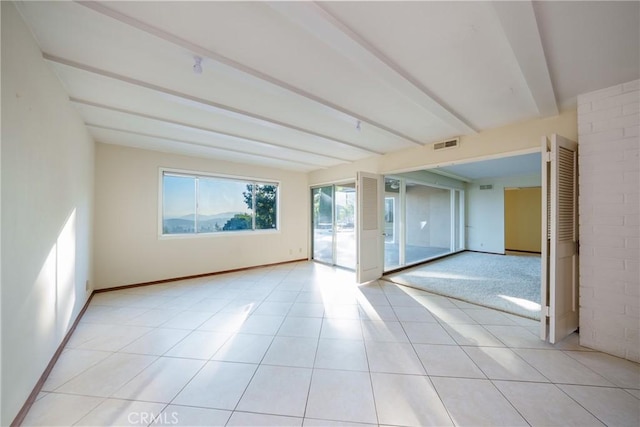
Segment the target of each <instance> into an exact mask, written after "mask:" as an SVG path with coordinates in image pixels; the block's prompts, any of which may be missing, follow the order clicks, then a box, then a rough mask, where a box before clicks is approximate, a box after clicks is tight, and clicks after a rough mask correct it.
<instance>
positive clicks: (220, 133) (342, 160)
mask: <svg viewBox="0 0 640 427" xmlns="http://www.w3.org/2000/svg"><path fill="white" fill-rule="evenodd" d="M69 100H70V101H71V102H73V103H75V104H80V105H87V106H89V107H94V108H99V109H101V110H108V111H114V112H117V113H122V114H126V115H130V116H135V117H140V118H143V119H149V120H155V121H158V122H162V123H167V124H171V125H174V126H179V127H182V128H186V129H191V130H196V131H200V132H206V133H209V134H211V135H213V136H216V137H223V138H232V139H235V140H238V141H247V142H250V143H253V144H261V145H267V146H270V147H275V148H281V149H287V150H291V151H295V152H299V153H304V154H307V155H312V156H318V157H322V158H325V159H330V160H335V161H338V162H340V163H346V162H350V161H352V160H350V159H345V158H343V157H336V156H331V155H328V154H324V153H318V152H314V151H310V150H303V149H300V148H295V147H291V146H288V145H284V144H276V143H273V142H267V141H263V140H259V139H255V138H247V137H245V136H242V135H236V134H232V133H229V132H223V131H219V130H216V129H211V128H206V127H203V126H196V125H192V124H188V123H184V122H179V121H176V120H171V119H166V118H163V117H158V116H153V115H151V114H146V113H139V112H137V111H132V110H125V109H124V108H118V107H112V106H109V105H105V104H100V103H97V102H92V101H87V100H84V99H78V98H74V97H70V98H69Z"/></svg>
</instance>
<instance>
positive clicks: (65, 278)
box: [0, 2, 94, 425]
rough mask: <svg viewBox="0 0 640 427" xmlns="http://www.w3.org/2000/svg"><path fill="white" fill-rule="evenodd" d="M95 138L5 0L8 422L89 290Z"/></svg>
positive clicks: (4, 231)
mask: <svg viewBox="0 0 640 427" xmlns="http://www.w3.org/2000/svg"><path fill="white" fill-rule="evenodd" d="M93 159H94V143H93V140H92V139H91V137H90V136H89V134H88V133H87V131H86V129H85V127H84V125H83V124H82V121H81V120H80V118H79V116H78V114H77V112H76V111H75V109H73V107H72V106H71V105H70V104H69V102H68V98H67V95H66V93H65V91H64V89H63V87H62V85H61V84H60V82H59V81H58V79H57V78H56V76H55V75H54V73H53V72H52V71H51V69H50V68H49V67H48V66H47V64H46V63H45V62H44V61H43V60H42V55H41V53H40V50H39V48H38V46H37V45H36V43H35V40H34V39H33V37H32V36H31V33H30V32H29V30H28V29H27V27H26V26H25V24H24V22H23V21H22V19H21V17H20V15H19V14H18V12H17V11H16V9H15V7H14V5H13V4H12V3H8V2H2V168H1V170H2V172H1V175H2V298H1V299H2V393H0V394H1V395H2V403H1V408H2V417H1V419H0V424H1V425H9V424H10V423H11V421H12V420H13V419H14V418H15V416H16V415H17V413H18V411H19V410H20V408H21V407H22V405H23V404H24V402H25V401H26V399H27V397H28V396H29V393H30V392H31V391H32V389H33V388H34V386H35V385H36V382H37V381H38V379H39V378H40V376H41V375H42V373H43V371H44V369H45V367H46V366H47V364H48V363H49V361H50V360H51V357H52V356H53V354H54V352H55V350H56V349H57V347H58V346H59V344H60V343H61V341H62V338H63V337H64V335H65V334H66V332H67V331H68V329H69V327H70V326H71V324H72V323H73V321H74V320H75V318H76V317H77V315H78V313H79V311H80V309H81V308H82V306H83V305H84V303H85V302H86V300H87V294H88V292H87V291H86V290H85V283H86V281H87V280H91V275H92V271H91V247H92V243H91V227H92V224H91V222H92V221H91V218H92V204H93Z"/></svg>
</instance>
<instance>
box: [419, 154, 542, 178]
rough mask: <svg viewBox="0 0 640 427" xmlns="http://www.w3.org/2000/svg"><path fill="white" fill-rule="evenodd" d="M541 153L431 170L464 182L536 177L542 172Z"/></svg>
mask: <svg viewBox="0 0 640 427" xmlns="http://www.w3.org/2000/svg"><path fill="white" fill-rule="evenodd" d="M541 161H542V159H541V155H540V153H530V154H522V155H519V156H510V157H501V158H499V159H490V160H482V161H478V162H471V163H462V164H458V165H452V166H443V167H439V168H435V169H431V172H435V173H441V174H442V175H446V176H449V177H452V178H460V179H462V180H464V181H474V180H477V179H483V178H504V177H513V176H524V175H536V174H538V175H539V174H540V173H541V171H542V163H541Z"/></svg>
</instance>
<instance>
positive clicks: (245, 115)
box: [42, 52, 384, 155]
mask: <svg viewBox="0 0 640 427" xmlns="http://www.w3.org/2000/svg"><path fill="white" fill-rule="evenodd" d="M42 56H43V58H44V59H45V60H47V61H50V62H54V63H56V64H61V65H66V66H68V67H71V68H75V69H78V70H83V71H86V72H89V73H92V74H97V75H100V76H103V77H107V78H110V79H113V80H118V81H121V82H124V83H128V84H131V85H134V86H138V87H143V88H145V89H149V90H152V91H155V92H159V93H163V94H165V95H169V96H172V97H174V98H178V99H181V100H184V101H190V102H194V103H196V104H200V105H204V106H206V107H209V108H213V109H217V110H220V111H223V112H225V113H226V114H231V115H233V116H235V117H238V118H239V119H242V120H245V121H252V122H255V123H258V124H260V125H263V126H265V125H266V126H270V127H280V128H285V129H289V130H295V131H297V132H302V133H305V134H307V135H312V136H314V137H316V138H321V139H324V140H327V141H330V142H333V143H337V144H340V145H345V146H348V147H351V148H355V149H358V150H361V151H363V152H365V153H369V154H379V155H382V154H384V153H382V152H380V151H375V150H371V149H369V148H365V147H362V146H360V145H357V144H354V143H352V142H348V141H345V140H342V139H338V138H334V137H332V136H328V135H323V134H321V133H319V132H316V131H313V130H310V129H305V128H302V127H300V126H296V125H292V124H289V123H285V122H282V121H280V120H275V119H271V118H268V117H265V116H261V115H259V114H255V113H252V112H249V111H245V110H241V109H238V108H234V107H231V106H228V105H224V104H220V103H217V102H213V101H209V100H207V99H203V98H198V97H196V96H192V95H189V94H186V93H182V92H178V91H175V90H173V89H169V88H165V87H162V86H158V85H155V84H153V83H148V82H145V81H142V80H138V79H134V78H131V77H127V76H123V75H121V74H117V73H113V72H111V71H106V70H102V69H100V68H96V67H92V66H91V65H87V64H82V63H79V62H76V61H72V60H70V59H66V58H61V57H58V56H55V55H51V54H49V53H46V52H43V53H42Z"/></svg>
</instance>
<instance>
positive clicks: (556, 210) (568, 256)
mask: <svg viewBox="0 0 640 427" xmlns="http://www.w3.org/2000/svg"><path fill="white" fill-rule="evenodd" d="M544 145H545V146H547V145H549V151H548V153H549V154H547V155H546V156H545V155H543V163H545V166H546V167H545V168H543V171H542V175H543V176H542V181H543V187H546V188H545V189H544V190H546V191H543V194H546V195H547V197H546V200H543V209H544V210H545V211H546V212H543V213H546V214H547V215H545V217H546V219H545V220H544V221H543V233H544V234H545V235H546V239H545V240H546V242H544V241H543V250H542V306H543V315H544V312H546V313H547V314H548V327H549V342H550V343H556V342H558V341H560V340H562V339H563V338H565V337H566V336H567V335H569V334H571V333H572V332H573V331H575V330H576V329H578V250H577V249H578V195H577V188H578V144H577V143H575V142H574V141H570V140H568V139H566V138H563V137H561V136H559V135H555V134H554V135H552V136H551V141H550V144H548V143H547V142H546V138H545V142H544ZM543 154H545V153H543ZM545 160H546V161H545ZM545 243H546V244H545ZM545 306H546V307H548V308H546V309H545ZM542 317H543V320H542V323H543V333H542V337H543V338H545V335H546V334H545V330H546V327H545V326H546V324H547V322H546V319H544V317H545V316H542Z"/></svg>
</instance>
